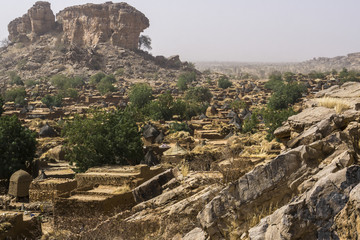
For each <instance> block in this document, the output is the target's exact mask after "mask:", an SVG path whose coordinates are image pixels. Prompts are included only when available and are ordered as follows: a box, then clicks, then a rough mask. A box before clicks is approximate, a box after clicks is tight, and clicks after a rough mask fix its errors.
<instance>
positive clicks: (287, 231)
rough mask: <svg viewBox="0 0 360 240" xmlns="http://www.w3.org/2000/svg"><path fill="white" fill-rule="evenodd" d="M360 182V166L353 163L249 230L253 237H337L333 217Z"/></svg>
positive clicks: (325, 178) (257, 238)
mask: <svg viewBox="0 0 360 240" xmlns="http://www.w3.org/2000/svg"><path fill="white" fill-rule="evenodd" d="M359 182H360V167H359V166H351V167H349V168H346V169H342V170H340V171H338V172H336V173H332V174H330V175H327V176H325V177H323V178H322V179H320V180H319V181H318V182H317V183H316V184H315V185H314V187H312V188H311V190H310V191H308V192H307V193H305V194H304V195H302V196H301V197H299V198H296V199H295V200H293V201H291V202H290V203H289V204H287V205H285V206H283V207H282V208H280V209H278V210H276V211H275V212H274V213H273V214H271V215H270V216H268V217H265V218H264V219H262V220H261V222H260V223H259V224H258V225H257V226H256V227H253V228H251V229H250V230H249V237H250V239H254V240H260V239H261V240H263V239H265V240H266V239H337V236H336V233H335V232H334V231H332V230H331V227H332V225H333V223H334V217H335V216H336V214H337V213H338V212H340V210H341V209H342V208H343V207H344V206H345V204H346V203H347V202H348V200H349V195H350V191H351V189H352V188H353V187H354V186H356V185H357V184H358V183H359Z"/></svg>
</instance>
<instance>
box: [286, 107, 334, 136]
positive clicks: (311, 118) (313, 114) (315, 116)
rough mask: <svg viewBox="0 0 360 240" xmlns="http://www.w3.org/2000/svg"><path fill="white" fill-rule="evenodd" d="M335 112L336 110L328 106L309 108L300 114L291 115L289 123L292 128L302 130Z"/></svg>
mask: <svg viewBox="0 0 360 240" xmlns="http://www.w3.org/2000/svg"><path fill="white" fill-rule="evenodd" d="M333 114H335V110H334V109H331V108H326V107H312V108H307V109H305V110H304V111H302V112H301V113H299V114H296V115H293V116H291V117H289V119H288V123H289V125H290V127H291V128H292V129H294V130H295V131H297V132H302V131H303V130H304V129H305V128H308V127H311V126H312V125H314V124H316V123H318V122H320V121H321V120H323V119H327V118H330V116H331V115H333Z"/></svg>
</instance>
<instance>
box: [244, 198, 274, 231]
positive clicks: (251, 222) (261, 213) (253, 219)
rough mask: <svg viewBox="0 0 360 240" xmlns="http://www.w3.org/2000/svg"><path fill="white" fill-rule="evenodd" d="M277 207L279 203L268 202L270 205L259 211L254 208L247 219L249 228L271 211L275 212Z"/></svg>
mask: <svg viewBox="0 0 360 240" xmlns="http://www.w3.org/2000/svg"><path fill="white" fill-rule="evenodd" d="M278 208H279V204H278V203H275V204H274V205H273V203H270V206H269V207H268V208H262V209H261V211H258V210H256V211H255V212H256V213H255V214H254V215H253V216H252V217H250V218H249V219H248V221H249V226H250V228H252V227H254V226H256V225H257V224H258V223H259V222H260V220H261V219H263V218H264V217H266V216H269V215H271V214H272V213H273V212H275V211H276V210H277V209H278Z"/></svg>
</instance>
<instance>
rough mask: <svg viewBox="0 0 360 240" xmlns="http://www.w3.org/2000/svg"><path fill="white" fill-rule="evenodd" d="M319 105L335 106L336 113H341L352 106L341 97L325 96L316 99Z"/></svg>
mask: <svg viewBox="0 0 360 240" xmlns="http://www.w3.org/2000/svg"><path fill="white" fill-rule="evenodd" d="M316 100H317V102H318V103H319V106H322V107H326V108H334V109H335V111H336V113H338V114H340V113H342V112H344V111H345V110H347V109H349V108H350V105H349V103H348V102H347V101H346V100H344V99H341V98H332V97H323V98H318V99H316Z"/></svg>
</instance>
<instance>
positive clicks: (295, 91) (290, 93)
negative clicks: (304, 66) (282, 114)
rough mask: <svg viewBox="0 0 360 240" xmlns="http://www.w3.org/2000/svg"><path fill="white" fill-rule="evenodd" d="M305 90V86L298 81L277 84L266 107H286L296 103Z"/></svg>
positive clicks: (276, 108)
mask: <svg viewBox="0 0 360 240" xmlns="http://www.w3.org/2000/svg"><path fill="white" fill-rule="evenodd" d="M305 91H306V88H305V86H304V85H303V84H299V83H288V84H281V85H278V87H277V88H276V89H275V91H274V93H273V94H272V95H271V97H270V99H269V102H268V107H269V108H271V109H274V110H279V109H286V108H288V107H289V106H290V105H292V104H294V103H296V101H298V99H300V98H301V97H302V93H304V92H305Z"/></svg>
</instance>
